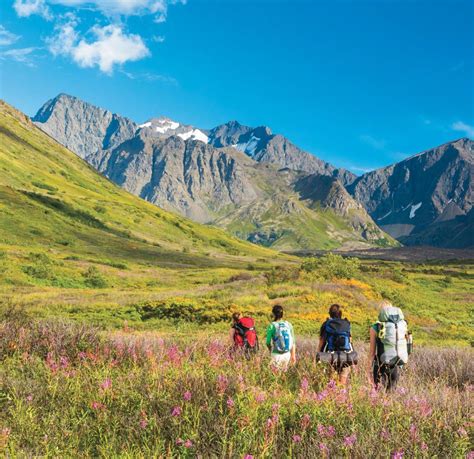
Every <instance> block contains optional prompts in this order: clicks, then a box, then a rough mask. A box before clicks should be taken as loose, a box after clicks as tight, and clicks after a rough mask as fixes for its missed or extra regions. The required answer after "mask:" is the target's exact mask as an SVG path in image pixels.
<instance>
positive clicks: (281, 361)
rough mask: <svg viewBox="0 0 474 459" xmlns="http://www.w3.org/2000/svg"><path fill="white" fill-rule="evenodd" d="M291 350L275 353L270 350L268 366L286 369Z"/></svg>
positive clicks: (281, 369)
mask: <svg viewBox="0 0 474 459" xmlns="http://www.w3.org/2000/svg"><path fill="white" fill-rule="evenodd" d="M290 359H291V352H285V353H284V354H277V353H274V352H272V355H271V357H270V366H271V367H272V368H273V369H275V370H280V371H286V370H287V369H288V366H289V365H290Z"/></svg>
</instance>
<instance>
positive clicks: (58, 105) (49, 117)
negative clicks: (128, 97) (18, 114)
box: [32, 94, 137, 162]
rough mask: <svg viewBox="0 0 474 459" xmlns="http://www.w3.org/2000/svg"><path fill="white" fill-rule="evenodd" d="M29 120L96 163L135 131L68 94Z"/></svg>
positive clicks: (121, 119) (126, 121)
mask: <svg viewBox="0 0 474 459" xmlns="http://www.w3.org/2000/svg"><path fill="white" fill-rule="evenodd" d="M32 120H33V122H34V123H35V124H36V125H37V126H38V127H40V128H41V129H42V130H43V131H44V132H46V133H47V134H49V135H50V136H51V137H53V138H54V139H55V140H57V141H58V142H59V143H61V144H62V145H64V146H65V147H67V148H69V149H70V150H71V151H73V152H74V153H76V154H77V155H79V156H80V157H81V158H83V159H86V160H88V161H95V162H98V161H99V158H98V156H101V155H102V152H103V151H104V150H107V149H111V148H114V147H116V146H118V145H120V144H121V143H122V142H124V141H125V140H127V139H129V138H130V137H132V136H133V135H134V134H135V131H136V130H137V125H136V124H135V123H134V122H133V121H131V120H129V119H128V118H124V117H122V116H119V115H116V114H114V113H112V112H110V111H108V110H104V109H102V108H99V107H95V106H94V105H91V104H88V103H86V102H83V101H82V100H80V99H78V98H76V97H72V96H69V95H67V94H60V95H58V96H57V97H55V98H54V99H51V100H49V101H48V102H46V103H45V104H44V105H43V106H42V107H41V108H40V110H39V111H38V113H37V114H36V115H35V116H34V117H33V118H32Z"/></svg>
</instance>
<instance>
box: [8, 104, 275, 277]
mask: <svg viewBox="0 0 474 459" xmlns="http://www.w3.org/2000/svg"><path fill="white" fill-rule="evenodd" d="M0 215H1V217H0V249H1V250H3V251H9V252H11V253H10V256H14V257H22V256H26V257H27V258H28V257H29V258H31V257H34V255H32V254H31V253H30V252H32V253H36V254H38V253H39V252H38V251H43V250H45V253H46V256H47V257H50V258H61V259H63V260H64V259H66V258H67V260H66V261H73V262H74V261H78V260H81V259H94V260H102V261H103V260H106V261H107V260H110V259H113V260H114V262H115V263H116V264H117V263H118V264H120V263H121V262H123V263H128V262H134V263H144V264H152V265H160V266H201V267H202V266H209V267H210V266H238V265H241V264H244V263H245V264H248V263H250V262H252V261H256V260H257V258H258V259H263V258H265V257H268V256H271V257H272V258H274V257H277V256H278V255H277V254H275V253H273V252H270V251H269V250H266V249H264V248H261V247H258V246H255V245H253V244H249V243H246V242H243V241H241V240H239V239H237V238H234V237H232V236H229V235H227V234H226V233H225V232H223V231H221V230H219V229H214V228H210V227H206V226H202V225H199V224H196V223H193V222H191V221H190V220H187V219H185V218H182V217H179V216H177V215H174V214H171V213H169V212H166V211H163V210H161V209H159V208H157V207H156V206H154V205H152V204H149V203H147V202H145V201H143V200H141V199H139V198H136V197H135V196H132V195H130V194H128V193H127V192H125V191H124V190H122V189H120V188H119V187H118V186H116V185H114V184H113V183H112V182H110V181H109V180H107V179H106V178H104V177H102V176H100V175H99V174H98V173H97V172H96V171H95V170H93V169H92V168H91V167H90V166H88V165H87V164H86V163H85V162H84V161H82V160H81V159H80V158H78V157H77V156H76V155H75V154H73V153H72V152H70V151H68V150H67V149H65V148H64V147H62V146H60V145H59V144H58V143H57V142H55V141H54V140H52V139H51V138H49V137H48V136H47V135H46V134H44V133H43V132H42V131H40V130H39V129H38V128H36V127H35V126H34V125H33V124H32V123H31V122H30V121H29V119H28V118H27V117H26V116H25V115H23V114H21V113H19V112H18V111H16V110H15V109H13V108H12V107H10V106H9V105H8V104H6V103H4V102H2V103H1V104H0ZM4 256H5V255H4ZM30 261H31V260H30ZM261 261H262V260H261ZM28 263H29V261H28V260H27V262H26V264H28ZM7 265H8V264H7ZM24 271H25V270H23V272H22V273H20V272H18V273H16V276H13V278H15V277H16V278H17V280H19V279H20V278H22V279H24V280H25V282H26V281H27V279H26V278H25V276H24V274H25V272H24ZM13 280H14V279H13Z"/></svg>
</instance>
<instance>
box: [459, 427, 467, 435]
mask: <svg viewBox="0 0 474 459" xmlns="http://www.w3.org/2000/svg"><path fill="white" fill-rule="evenodd" d="M458 435H459V436H460V437H467V431H466V429H465V428H464V427H459V429H458Z"/></svg>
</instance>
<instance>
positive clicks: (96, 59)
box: [48, 17, 150, 74]
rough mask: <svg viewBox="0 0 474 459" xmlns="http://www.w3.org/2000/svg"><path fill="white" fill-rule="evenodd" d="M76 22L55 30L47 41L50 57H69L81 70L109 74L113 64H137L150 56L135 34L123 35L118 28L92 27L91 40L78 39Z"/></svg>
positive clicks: (73, 20)
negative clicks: (96, 68) (90, 68)
mask: <svg viewBox="0 0 474 459" xmlns="http://www.w3.org/2000/svg"><path fill="white" fill-rule="evenodd" d="M76 26H77V20H76V19H75V18H74V17H71V18H70V20H69V21H68V22H66V23H65V24H62V25H60V26H57V27H56V31H57V33H56V35H55V36H53V37H50V38H49V39H48V45H49V50H50V51H51V53H53V54H54V55H56V56H57V55H63V56H69V57H71V58H72V59H73V61H74V62H76V63H77V64H78V65H79V66H81V67H95V66H97V67H99V69H100V70H101V71H102V72H104V73H107V74H111V73H112V72H113V70H114V67H115V66H116V65H122V64H125V63H126V62H128V61H137V60H139V59H143V58H144V57H147V56H149V55H150V51H149V49H148V48H147V46H146V45H145V43H144V42H143V40H142V38H141V37H140V36H139V35H135V34H126V33H124V31H123V29H122V26H119V25H114V24H110V25H107V26H104V27H99V26H94V27H93V28H92V29H91V31H90V32H91V34H92V35H93V36H94V39H93V40H92V41H87V40H85V39H79V35H78V33H77V32H76Z"/></svg>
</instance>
